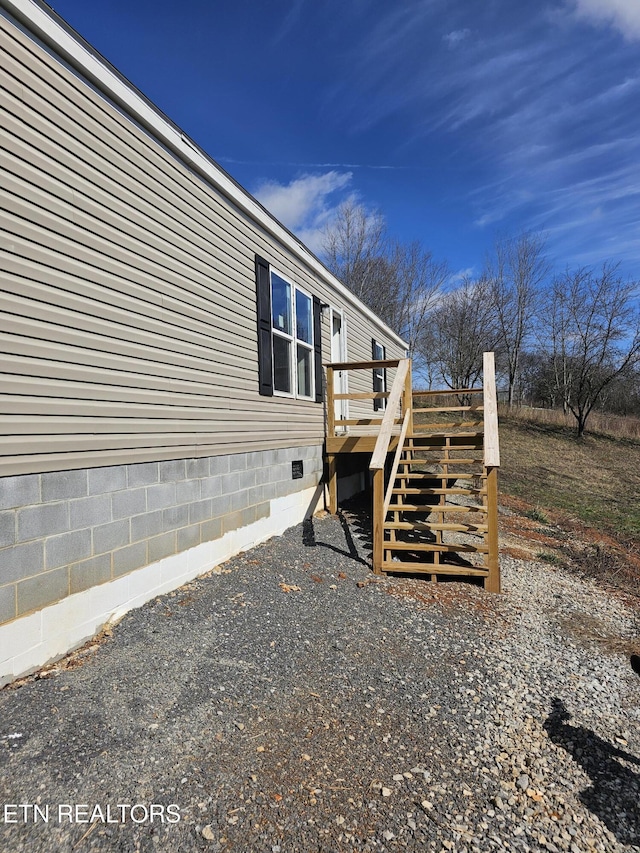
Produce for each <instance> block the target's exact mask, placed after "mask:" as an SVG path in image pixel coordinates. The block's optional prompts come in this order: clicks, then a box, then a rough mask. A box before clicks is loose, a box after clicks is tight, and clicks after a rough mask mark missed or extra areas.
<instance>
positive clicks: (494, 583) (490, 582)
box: [484, 466, 500, 592]
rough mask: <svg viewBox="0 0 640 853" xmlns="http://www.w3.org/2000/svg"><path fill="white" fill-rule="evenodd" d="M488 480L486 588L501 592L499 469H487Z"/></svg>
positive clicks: (490, 590)
mask: <svg viewBox="0 0 640 853" xmlns="http://www.w3.org/2000/svg"><path fill="white" fill-rule="evenodd" d="M486 472H487V479H486V481H485V483H486V489H487V527H488V528H489V530H488V533H487V545H488V546H489V553H488V554H487V564H488V568H489V575H488V577H487V578H485V582H484V588H485V589H486V590H487V592H500V562H499V559H498V468H497V467H495V466H491V467H488V468H487V469H486Z"/></svg>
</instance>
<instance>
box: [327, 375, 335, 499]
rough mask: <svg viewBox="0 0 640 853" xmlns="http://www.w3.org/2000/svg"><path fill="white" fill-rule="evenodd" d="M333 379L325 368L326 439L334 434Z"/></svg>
mask: <svg viewBox="0 0 640 853" xmlns="http://www.w3.org/2000/svg"><path fill="white" fill-rule="evenodd" d="M335 392H336V390H335V379H334V373H333V367H331V365H328V366H327V438H333V437H334V436H335V434H336V403H335V397H334V394H335ZM331 512H335V510H331Z"/></svg>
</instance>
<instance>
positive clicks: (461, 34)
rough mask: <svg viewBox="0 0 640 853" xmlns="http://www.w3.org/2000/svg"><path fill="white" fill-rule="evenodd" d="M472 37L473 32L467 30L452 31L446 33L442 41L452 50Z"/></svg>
mask: <svg viewBox="0 0 640 853" xmlns="http://www.w3.org/2000/svg"><path fill="white" fill-rule="evenodd" d="M470 35H471V30H470V29H468V28H465V29H464V30H452V31H451V32H450V33H446V34H445V35H443V36H442V41H444V42H446V43H447V44H448V45H449V47H450V48H454V47H457V46H458V45H459V44H460V42H461V41H464V40H465V39H466V38H468V37H469V36H470Z"/></svg>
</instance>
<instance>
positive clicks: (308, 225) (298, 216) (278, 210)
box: [253, 171, 352, 252]
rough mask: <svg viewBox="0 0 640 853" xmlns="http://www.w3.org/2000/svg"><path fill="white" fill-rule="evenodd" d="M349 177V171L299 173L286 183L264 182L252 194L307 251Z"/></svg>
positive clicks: (316, 245)
mask: <svg viewBox="0 0 640 853" xmlns="http://www.w3.org/2000/svg"><path fill="white" fill-rule="evenodd" d="M351 179H352V173H351V172H336V171H331V172H325V173H324V174H322V175H301V176H300V177H299V178H295V179H294V180H293V181H291V182H290V183H288V184H279V183H278V182H277V181H264V182H263V183H262V184H261V185H260V186H259V187H258V188H257V189H256V190H255V191H254V193H253V194H254V195H255V196H256V198H257V199H258V201H260V202H261V203H262V204H263V205H264V206H265V207H266V208H267V210H269V211H270V212H271V213H272V214H273V215H274V216H275V217H276V219H279V220H280V222H282V223H283V225H286V227H287V228H288V229H289V230H290V231H293V233H294V234H296V235H297V236H298V237H299V238H300V239H301V240H302V242H303V243H304V244H305V245H306V246H308V247H309V248H310V249H311V251H313V252H318V251H319V250H320V248H321V241H322V232H323V229H324V227H325V225H326V223H327V222H328V221H329V220H330V219H331V217H332V216H333V215H334V213H335V210H336V208H337V207H338V206H339V205H340V203H341V202H342V201H344V191H345V190H346V189H347V188H348V186H349V184H350V183H351ZM341 191H342V192H341Z"/></svg>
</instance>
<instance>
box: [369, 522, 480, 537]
mask: <svg viewBox="0 0 640 853" xmlns="http://www.w3.org/2000/svg"><path fill="white" fill-rule="evenodd" d="M383 526H384V529H385V530H415V531H418V532H420V531H425V532H429V531H431V530H450V531H452V532H454V533H471V534H478V535H480V534H484V533H487V532H488V530H489V528H488V526H487V525H486V524H473V523H472V522H469V523H468V524H467V523H465V522H464V521H461V522H459V523H458V524H454V523H450V524H446V523H445V524H440V523H438V522H436V521H434V522H430V521H414V522H411V521H385V522H384V525H383Z"/></svg>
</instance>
